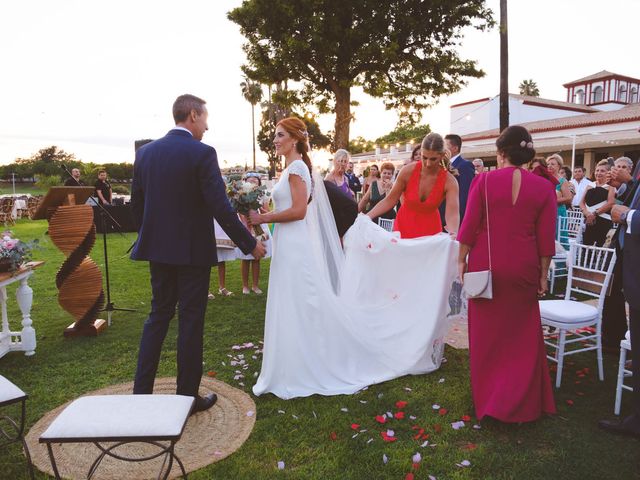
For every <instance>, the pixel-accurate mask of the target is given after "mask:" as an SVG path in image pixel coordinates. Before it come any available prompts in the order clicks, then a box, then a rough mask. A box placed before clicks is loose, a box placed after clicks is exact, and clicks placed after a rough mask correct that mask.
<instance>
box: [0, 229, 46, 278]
mask: <svg viewBox="0 0 640 480" xmlns="http://www.w3.org/2000/svg"><path fill="white" fill-rule="evenodd" d="M37 243H38V240H37V239H36V240H34V241H33V242H29V243H25V242H23V241H22V240H18V239H17V238H13V232H11V231H9V230H7V231H5V232H3V233H2V236H1V237H0V272H15V271H16V270H18V269H19V268H20V267H21V266H22V264H24V263H26V262H28V261H29V260H31V253H32V250H33V249H34V248H35V247H36V245H37Z"/></svg>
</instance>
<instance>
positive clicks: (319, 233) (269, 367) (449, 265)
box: [253, 160, 458, 399]
mask: <svg viewBox="0 0 640 480" xmlns="http://www.w3.org/2000/svg"><path fill="white" fill-rule="evenodd" d="M289 175H299V176H300V177H301V178H302V179H303V180H304V182H305V184H306V186H307V192H308V195H310V194H311V192H312V183H313V197H312V198H313V199H312V201H311V203H309V205H308V207H307V215H306V217H305V218H304V219H303V220H300V221H294V222H287V223H278V224H276V227H275V230H274V235H273V245H272V248H273V250H272V259H271V269H270V273H269V292H268V296H267V309H266V319H265V332H264V351H263V355H264V357H263V362H262V370H261V372H260V376H259V378H258V381H257V383H256V385H255V386H254V387H253V392H254V393H255V394H256V395H261V394H263V393H267V392H271V393H273V394H275V395H277V396H278V397H280V398H284V399H288V398H294V397H304V396H308V395H313V394H320V395H337V394H350V393H354V392H356V391H358V390H361V389H362V388H363V387H366V386H367V385H372V384H375V383H380V382H384V381H386V380H390V379H393V378H397V377H400V376H402V375H407V374H421V373H427V372H431V371H433V370H436V369H437V368H439V366H440V360H441V355H442V348H443V344H442V338H443V336H444V334H445V333H446V331H447V328H448V320H447V313H448V312H449V308H448V297H449V292H450V289H451V284H452V282H453V280H454V278H455V276H456V261H457V254H458V245H457V243H456V242H455V241H453V240H451V239H450V237H449V236H448V235H447V234H440V235H435V236H432V237H423V238H419V239H407V240H400V239H399V238H398V236H397V234H394V233H390V232H387V231H385V230H383V229H382V228H380V227H379V226H378V225H376V224H374V223H373V222H371V220H369V218H368V217H365V216H359V217H358V219H357V220H356V222H355V224H354V225H353V226H352V227H351V228H350V229H349V231H348V232H347V234H346V235H345V238H344V254H343V252H342V250H341V249H340V243H339V239H338V235H337V231H336V228H335V223H334V222H333V218H332V216H331V211H330V207H329V202H328V199H327V196H326V190H325V189H324V184H323V183H322V180H321V179H320V177H319V176H318V175H317V174H314V182H312V181H311V176H310V174H309V170H308V168H307V166H306V165H305V164H304V162H302V161H301V160H296V161H294V162H292V163H291V164H290V165H289V166H288V167H287V168H286V169H285V170H284V171H283V172H282V176H281V178H280V180H279V181H278V183H277V184H276V186H275V187H274V189H273V193H272V195H273V200H274V202H275V206H276V209H277V210H285V209H287V208H289V207H291V204H292V200H291V190H290V187H289Z"/></svg>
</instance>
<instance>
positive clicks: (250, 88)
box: [240, 78, 262, 170]
mask: <svg viewBox="0 0 640 480" xmlns="http://www.w3.org/2000/svg"><path fill="white" fill-rule="evenodd" d="M240 88H241V89H242V96H243V97H244V99H245V100H246V101H247V102H249V103H250V104H251V144H252V146H253V169H254V170H255V169H256V125H255V114H254V109H255V106H256V105H257V104H258V103H259V102H260V100H262V87H261V86H260V84H259V83H255V82H252V81H250V80H249V79H248V78H245V79H244V82H242V83H240Z"/></svg>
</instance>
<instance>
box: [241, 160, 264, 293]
mask: <svg viewBox="0 0 640 480" xmlns="http://www.w3.org/2000/svg"><path fill="white" fill-rule="evenodd" d="M244 181H245V182H249V183H252V184H254V185H258V186H260V185H262V181H261V180H260V174H259V173H255V172H249V173H247V174H245V177H244ZM268 204H269V199H267V200H265V204H264V205H263V206H262V208H261V209H260V213H266V212H268V211H269V206H268ZM240 220H242V223H244V224H245V225H246V226H247V228H251V227H250V226H249V220H248V219H247V218H246V217H245V216H244V215H240ZM261 227H262V230H263V231H264V237H263V238H262V244H263V245H264V247H265V249H266V252H267V253H266V254H265V256H264V258H268V257H270V256H271V238H270V236H269V226H268V225H266V224H263V225H261ZM236 258H239V259H240V273H241V276H242V294H243V295H249V293H250V292H253V293H255V294H256V295H262V290H260V259H259V258H258V259H255V258H254V257H253V255H251V254H248V255H245V254H244V253H242V250H240V249H239V248H237V249H236ZM250 269H251V289H249V270H250Z"/></svg>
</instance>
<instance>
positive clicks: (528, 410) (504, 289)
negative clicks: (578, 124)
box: [447, 126, 557, 422]
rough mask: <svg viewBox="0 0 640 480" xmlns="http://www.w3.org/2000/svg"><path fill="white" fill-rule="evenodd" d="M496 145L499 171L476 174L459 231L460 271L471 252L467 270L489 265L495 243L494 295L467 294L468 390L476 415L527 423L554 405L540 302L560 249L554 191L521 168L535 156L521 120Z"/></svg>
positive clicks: (465, 267) (483, 268)
mask: <svg viewBox="0 0 640 480" xmlns="http://www.w3.org/2000/svg"><path fill="white" fill-rule="evenodd" d="M496 146H497V148H498V154H497V159H498V167H499V170H496V171H493V172H487V173H483V174H480V175H478V176H477V177H476V179H475V180H474V183H473V184H472V185H471V191H470V192H469V201H468V203H467V210H466V212H465V215H464V221H463V222H462V226H461V227H460V232H459V234H458V240H459V241H460V257H459V270H460V276H461V277H462V275H463V273H464V272H465V271H467V254H469V265H468V271H470V272H477V271H483V270H487V269H488V268H489V249H488V248H487V247H488V241H489V239H490V242H491V243H490V246H491V248H490V253H491V272H492V277H493V285H492V286H493V299H491V300H489V299H480V298H477V299H470V300H469V356H470V364H471V389H472V392H473V402H474V405H475V410H476V417H477V418H478V419H482V418H483V417H484V416H486V415H488V416H490V417H493V418H496V419H498V420H500V421H503V422H529V421H533V420H536V419H537V418H538V417H540V416H541V415H542V414H543V413H555V412H556V407H555V403H554V400H553V393H552V390H551V379H550V378H549V369H548V367H547V358H546V350H545V347H544V343H543V339H542V329H541V326H540V310H539V307H538V296H539V295H542V294H544V292H545V291H546V290H547V270H548V268H549V262H550V260H551V256H553V255H554V253H555V225H556V215H557V207H556V195H555V191H554V188H553V186H552V185H551V184H550V183H549V181H548V180H546V179H544V178H541V177H538V176H536V175H534V174H532V173H530V172H528V171H526V170H525V169H523V168H521V167H522V165H525V164H526V163H527V162H528V161H529V160H531V159H532V158H533V156H534V155H535V150H534V149H533V142H532V140H531V135H529V132H528V131H527V130H526V129H525V128H524V127H520V126H512V127H509V128H507V129H506V130H505V131H504V132H503V133H502V134H501V135H500V137H499V138H498V140H497V141H496ZM485 195H486V197H485ZM485 198H486V202H488V205H489V212H488V215H489V232H487V208H486V203H485ZM447 201H448V200H447Z"/></svg>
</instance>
